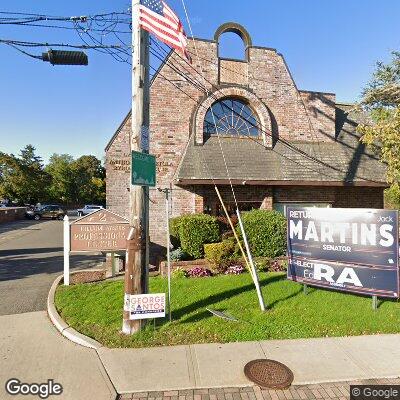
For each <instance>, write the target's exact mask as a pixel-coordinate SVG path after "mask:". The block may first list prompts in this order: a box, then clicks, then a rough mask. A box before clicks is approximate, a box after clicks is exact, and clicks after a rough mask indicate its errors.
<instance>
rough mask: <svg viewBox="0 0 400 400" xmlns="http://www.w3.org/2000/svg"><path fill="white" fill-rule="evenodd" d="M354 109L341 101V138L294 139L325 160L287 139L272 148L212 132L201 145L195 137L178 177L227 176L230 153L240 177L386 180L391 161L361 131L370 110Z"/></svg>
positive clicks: (374, 182) (338, 128)
mask: <svg viewBox="0 0 400 400" xmlns="http://www.w3.org/2000/svg"><path fill="white" fill-rule="evenodd" d="M350 109H351V107H350V106H347V105H338V106H337V109H336V141H335V142H314V143H310V142H290V143H291V144H293V146H295V147H296V148H298V149H300V150H301V151H303V152H304V153H306V154H307V155H308V156H310V157H313V158H316V159H318V160H321V161H322V163H323V164H321V163H318V162H316V161H314V160H313V159H311V158H308V157H306V156H304V155H302V154H299V153H298V152H297V151H296V150H293V149H291V148H288V147H287V146H285V144H284V143H283V142H281V141H278V142H277V143H276V144H275V146H274V147H273V148H272V149H270V148H265V147H263V146H262V145H260V143H261V142H259V143H257V142H255V141H254V140H251V139H249V138H237V137H236V138H235V137H220V138H218V137H216V136H211V137H210V138H208V139H207V140H206V141H205V143H204V144H203V145H195V144H194V142H193V140H190V143H189V144H188V146H187V149H186V152H185V154H184V156H183V158H182V160H181V164H180V167H179V169H178V170H177V173H176V175H175V179H176V180H177V181H178V182H185V183H189V182H188V181H189V180H196V181H202V180H204V181H209V180H210V179H214V180H227V179H228V174H227V171H226V168H225V164H224V157H225V161H226V164H227V167H228V171H229V175H230V177H231V179H234V180H240V181H264V182H265V183H266V184H267V182H269V183H271V184H273V183H274V182H284V183H285V182H287V183H289V182H292V183H295V182H314V183H315V182H317V183H318V182H321V184H323V183H325V184H326V183H328V182H340V183H344V184H359V185H373V186H374V185H379V186H384V185H385V182H386V180H385V172H386V168H385V165H384V164H383V163H381V162H380V161H379V158H378V157H377V156H376V155H375V154H374V153H373V152H372V151H371V150H369V149H367V148H366V147H365V145H363V144H362V143H361V142H360V141H359V139H360V136H359V134H358V133H357V132H356V127H357V124H358V123H360V122H365V121H366V118H365V115H361V114H357V113H355V112H352V111H350V113H349V110H350ZM221 147H222V150H223V153H222V151H221ZM223 155H224V157H223ZM198 183H200V182H198Z"/></svg>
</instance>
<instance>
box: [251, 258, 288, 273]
mask: <svg viewBox="0 0 400 400" xmlns="http://www.w3.org/2000/svg"><path fill="white" fill-rule="evenodd" d="M253 261H254V264H255V267H256V268H257V271H259V272H281V271H286V269H287V264H288V263H287V260H286V258H276V259H271V258H268V257H256V258H254V260H253Z"/></svg>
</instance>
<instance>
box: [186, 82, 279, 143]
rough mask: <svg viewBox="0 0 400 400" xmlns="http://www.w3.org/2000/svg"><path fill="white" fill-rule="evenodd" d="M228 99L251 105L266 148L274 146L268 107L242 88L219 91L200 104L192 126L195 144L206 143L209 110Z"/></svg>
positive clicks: (225, 88) (227, 88) (228, 88)
mask: <svg viewBox="0 0 400 400" xmlns="http://www.w3.org/2000/svg"><path fill="white" fill-rule="evenodd" d="M227 97H236V98H238V99H243V100H245V101H246V102H247V103H248V104H249V106H250V107H251V108H252V109H253V111H254V112H255V114H256V115H257V117H258V120H259V122H260V132H261V134H262V139H263V142H264V144H265V145H266V146H272V138H271V135H272V124H271V116H270V111H269V110H268V108H267V106H266V105H265V104H264V103H263V102H262V101H261V100H260V99H259V98H258V97H257V96H256V95H255V94H254V93H252V92H251V91H249V90H247V89H245V88H242V87H233V86H231V87H224V88H221V89H217V90H215V91H214V92H212V93H211V94H210V95H209V96H208V97H207V98H205V99H203V100H202V101H201V102H200V103H199V105H198V107H197V109H196V111H195V116H194V119H193V121H194V124H193V126H192V129H194V132H192V134H193V137H194V138H195V143H196V144H203V143H204V132H203V130H204V129H203V127H204V118H205V116H206V113H207V111H208V109H209V108H210V107H211V105H212V104H213V103H215V102H216V101H218V100H222V99H224V98H227ZM265 131H267V132H269V133H270V134H269V135H268V134H265Z"/></svg>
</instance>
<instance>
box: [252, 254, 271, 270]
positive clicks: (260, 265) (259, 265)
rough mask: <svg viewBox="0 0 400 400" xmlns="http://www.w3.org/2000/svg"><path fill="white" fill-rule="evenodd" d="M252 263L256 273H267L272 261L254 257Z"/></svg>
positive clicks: (267, 258) (266, 258)
mask: <svg viewBox="0 0 400 400" xmlns="http://www.w3.org/2000/svg"><path fill="white" fill-rule="evenodd" d="M253 261H254V266H255V267H256V269H257V271H259V272H267V271H268V270H269V267H270V265H271V261H272V260H271V258H269V257H255V258H254V259H253Z"/></svg>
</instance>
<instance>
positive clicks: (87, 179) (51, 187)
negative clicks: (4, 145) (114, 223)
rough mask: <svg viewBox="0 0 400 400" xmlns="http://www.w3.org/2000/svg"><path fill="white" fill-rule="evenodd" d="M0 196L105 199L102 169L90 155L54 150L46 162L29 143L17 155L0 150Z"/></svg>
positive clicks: (21, 199) (72, 200)
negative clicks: (63, 152) (54, 152)
mask: <svg viewBox="0 0 400 400" xmlns="http://www.w3.org/2000/svg"><path fill="white" fill-rule="evenodd" d="M0 197H3V198H6V199H9V200H12V201H15V202H18V203H20V204H26V203H29V204H35V203H37V202H41V203H43V202H55V203H61V204H74V205H78V204H83V203H99V204H103V203H104V202H105V169H104V167H103V166H102V163H101V161H100V160H99V159H97V158H96V157H95V156H93V155H85V156H81V157H79V158H78V159H76V160H75V159H74V158H73V157H72V156H71V155H69V154H53V155H52V156H51V157H50V159H49V162H48V164H47V165H46V166H44V165H43V162H42V159H41V158H40V157H39V156H37V155H36V154H35V148H34V147H33V146H32V145H28V146H26V147H25V148H23V149H22V150H21V153H20V155H19V157H16V156H14V155H13V154H6V153H1V152H0Z"/></svg>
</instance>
